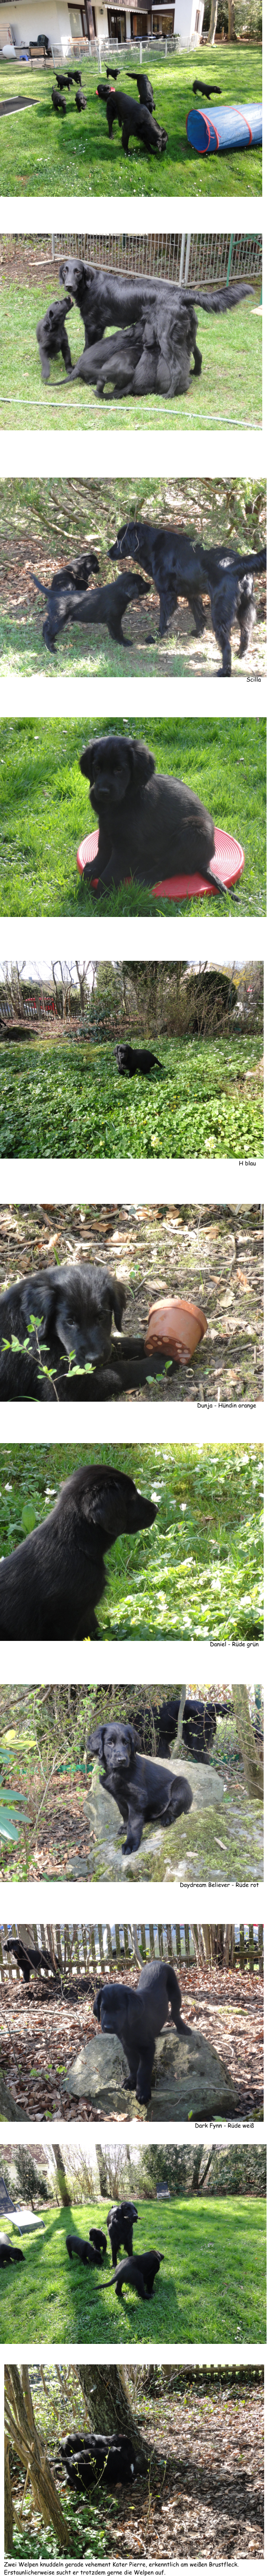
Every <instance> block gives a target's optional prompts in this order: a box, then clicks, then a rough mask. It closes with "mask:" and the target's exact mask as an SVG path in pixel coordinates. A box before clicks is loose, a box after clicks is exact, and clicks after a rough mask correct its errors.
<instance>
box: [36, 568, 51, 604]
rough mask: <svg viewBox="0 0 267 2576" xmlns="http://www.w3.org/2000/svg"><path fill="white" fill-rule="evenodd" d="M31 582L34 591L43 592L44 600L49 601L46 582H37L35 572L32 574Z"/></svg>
mask: <svg viewBox="0 0 267 2576" xmlns="http://www.w3.org/2000/svg"><path fill="white" fill-rule="evenodd" d="M32 581H34V582H35V589H36V590H42V591H43V596H44V599H49V596H50V587H49V585H48V583H47V582H46V581H38V574H37V572H32Z"/></svg>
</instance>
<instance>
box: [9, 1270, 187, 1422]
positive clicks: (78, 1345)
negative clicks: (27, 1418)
mask: <svg viewBox="0 0 267 2576" xmlns="http://www.w3.org/2000/svg"><path fill="white" fill-rule="evenodd" d="M126 1297H127V1290H126V1288H125V1287H124V1286H123V1283H122V1281H121V1280H118V1279H116V1278H112V1276H111V1274H110V1272H109V1271H108V1270H106V1269H105V1268H104V1267H103V1268H102V1267H100V1265H99V1267H98V1265H97V1264H95V1265H94V1264H92V1266H91V1264H89V1263H87V1262H86V1263H84V1264H83V1265H81V1266H79V1267H78V1266H77V1267H76V1264H75V1266H74V1267H73V1269H70V1268H69V1267H68V1265H67V1264H66V1266H65V1264H63V1265H62V1269H58V1270H54V1269H52V1268H51V1269H49V1270H44V1271H42V1270H39V1271H38V1270H37V1271H35V1272H33V1271H32V1272H31V1273H30V1275H29V1277H28V1278H26V1279H25V1278H24V1279H20V1280H16V1281H13V1282H11V1284H10V1288H7V1289H5V1291H4V1295H3V1297H0V1400H1V1402H2V1403H4V1404H7V1403H9V1404H10V1403H23V1402H27V1401H28V1402H30V1401H33V1402H34V1403H37V1402H38V1403H39V1404H40V1403H41V1404H73V1403H78V1402H79V1401H80V1403H85V1404H95V1403H102V1404H104V1403H109V1402H111V1403H112V1402H113V1400H114V1399H115V1400H116V1398H117V1399H119V1397H120V1396H121V1395H123V1394H124V1392H126V1391H128V1390H131V1389H132V1390H134V1387H140V1386H145V1384H146V1379H147V1377H150V1376H152V1377H157V1376H158V1373H159V1369H160V1371H161V1370H163V1373H164V1363H163V1360H162V1353H160V1352H159V1351H158V1352H157V1351H156V1350H154V1351H153V1353H152V1352H150V1353H149V1355H148V1353H147V1352H146V1350H145V1343H144V1337H143V1335H142V1334H141V1333H140V1334H138V1333H129V1334H127V1333H122V1331H121V1326H122V1317H123V1310H124V1306H125V1304H126ZM113 1314H114V1321H115V1324H116V1333H117V1337H116V1339H115V1336H114V1335H112V1316H113ZM32 1317H35V1323H32V1321H31V1318H32ZM25 1341H26V1343H27V1348H24V1347H23V1345H24V1343H25ZM13 1343H14V1344H15V1347H14V1348H13V1347H12V1345H13ZM19 1344H21V1347H20V1348H19ZM69 1363H70V1365H71V1374H70V1375H69ZM88 1363H89V1364H90V1365H89V1367H88ZM46 1369H47V1372H48V1373H47V1376H46V1374H45V1370H46ZM76 1371H77V1372H78V1374H76ZM51 1372H52V1374H51Z"/></svg>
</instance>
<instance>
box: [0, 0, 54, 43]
mask: <svg viewBox="0 0 267 2576" xmlns="http://www.w3.org/2000/svg"><path fill="white" fill-rule="evenodd" d="M10 20H11V21H12V24H13V26H14V27H15V28H16V35H17V36H18V39H19V43H20V44H24V43H25V42H26V43H27V44H29V43H30V41H32V43H33V44H35V43H36V40H37V36H38V35H39V30H40V28H41V29H42V31H43V30H44V33H45V35H46V36H49V38H50V45H53V44H54V45H62V46H63V49H64V50H65V49H66V46H68V45H69V42H70V33H71V31H70V19H69V11H68V8H67V0H59V6H57V0H10V13H9V10H8V9H7V8H6V7H5V8H1V5H0V44H1V45H5V44H6V43H7V28H8V26H10Z"/></svg>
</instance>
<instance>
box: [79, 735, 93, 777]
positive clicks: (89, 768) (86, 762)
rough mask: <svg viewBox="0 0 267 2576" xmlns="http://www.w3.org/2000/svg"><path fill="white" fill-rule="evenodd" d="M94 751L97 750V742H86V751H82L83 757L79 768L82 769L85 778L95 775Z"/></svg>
mask: <svg viewBox="0 0 267 2576" xmlns="http://www.w3.org/2000/svg"><path fill="white" fill-rule="evenodd" d="M94 751H95V743H94V742H87V744H86V751H81V757H80V760H79V769H81V770H82V774H83V778H91V777H92V775H93V754H94Z"/></svg>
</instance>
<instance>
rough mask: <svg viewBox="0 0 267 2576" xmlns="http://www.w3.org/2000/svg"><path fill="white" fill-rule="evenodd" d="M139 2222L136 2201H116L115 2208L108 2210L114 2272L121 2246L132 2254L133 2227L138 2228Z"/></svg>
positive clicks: (126, 2252) (127, 2252)
mask: <svg viewBox="0 0 267 2576" xmlns="http://www.w3.org/2000/svg"><path fill="white" fill-rule="evenodd" d="M137 2221H138V2209H136V2204H135V2201H134V2200H119V2201H115V2205H114V2206H113V2208H112V2209H109V2210H108V2217H107V2227H108V2233H109V2237H110V2244H111V2253H112V2263H113V2270H114V2268H115V2265H116V2263H117V2256H118V2254H119V2251H120V2245H123V2246H124V2252H125V2254H132V2251H133V2227H136V2226H137Z"/></svg>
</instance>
